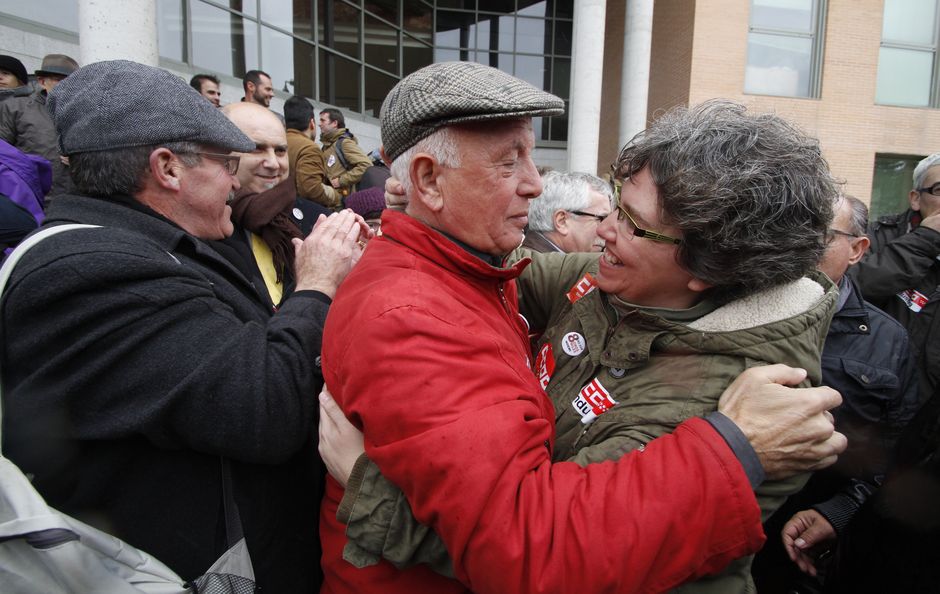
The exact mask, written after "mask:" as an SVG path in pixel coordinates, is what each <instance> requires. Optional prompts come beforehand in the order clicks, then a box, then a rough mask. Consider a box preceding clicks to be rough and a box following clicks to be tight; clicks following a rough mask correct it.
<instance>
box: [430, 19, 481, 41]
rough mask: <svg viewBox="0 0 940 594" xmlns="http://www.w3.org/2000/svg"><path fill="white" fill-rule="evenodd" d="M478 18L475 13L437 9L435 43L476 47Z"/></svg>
mask: <svg viewBox="0 0 940 594" xmlns="http://www.w3.org/2000/svg"><path fill="white" fill-rule="evenodd" d="M475 23H476V19H475V17H474V16H473V13H466V12H451V11H449V10H439V11H437V23H436V26H435V30H434V45H441V46H445V47H476V40H475V39H474V37H475V34H476V26H475Z"/></svg>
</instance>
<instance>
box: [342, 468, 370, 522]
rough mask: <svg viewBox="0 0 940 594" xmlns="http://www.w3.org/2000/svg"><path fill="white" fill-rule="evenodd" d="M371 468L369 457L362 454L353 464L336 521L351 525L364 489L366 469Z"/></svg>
mask: <svg viewBox="0 0 940 594" xmlns="http://www.w3.org/2000/svg"><path fill="white" fill-rule="evenodd" d="M368 466H369V457H368V456H366V455H365V454H361V455H360V456H359V458H357V459H356V463H355V464H353V468H352V472H350V473H349V480H347V481H346V490H345V491H344V492H343V499H342V501H340V502H339V509H337V510H336V519H337V520H339V521H340V522H342V523H343V524H348V523H349V516H350V515H352V510H353V505H354V504H355V503H356V497H358V496H359V490H360V489H361V488H362V479H363V477H364V476H365V473H366V468H368Z"/></svg>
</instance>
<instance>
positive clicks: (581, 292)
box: [568, 272, 597, 303]
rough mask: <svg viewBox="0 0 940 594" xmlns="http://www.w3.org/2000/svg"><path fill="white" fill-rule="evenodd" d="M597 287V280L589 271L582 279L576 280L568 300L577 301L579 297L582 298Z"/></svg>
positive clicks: (569, 292)
mask: <svg viewBox="0 0 940 594" xmlns="http://www.w3.org/2000/svg"><path fill="white" fill-rule="evenodd" d="M596 288H597V281H595V280H594V277H593V276H591V273H590V272H589V273H587V274H585V275H584V276H582V277H581V280H579V281H578V282H576V283H575V284H574V286H573V287H571V289H570V290H569V291H568V301H570V302H572V303H575V302H577V301H578V299H581V298H582V297H584V296H585V295H587V294H588V293H590V292H591V291H593V290H594V289H596Z"/></svg>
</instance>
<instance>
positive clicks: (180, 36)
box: [0, 0, 186, 62]
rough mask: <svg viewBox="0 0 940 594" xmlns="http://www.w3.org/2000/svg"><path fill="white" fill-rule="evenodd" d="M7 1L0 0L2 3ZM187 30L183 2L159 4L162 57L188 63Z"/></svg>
mask: <svg viewBox="0 0 940 594" xmlns="http://www.w3.org/2000/svg"><path fill="white" fill-rule="evenodd" d="M3 1H5V0H0V3H2V2H3ZM185 39H186V29H185V28H184V27H183V2H182V0H164V1H163V2H157V45H158V46H159V48H160V55H161V56H163V57H164V58H170V59H171V60H178V61H180V62H185V61H186V54H185V53H184V52H183V47H184V40H185Z"/></svg>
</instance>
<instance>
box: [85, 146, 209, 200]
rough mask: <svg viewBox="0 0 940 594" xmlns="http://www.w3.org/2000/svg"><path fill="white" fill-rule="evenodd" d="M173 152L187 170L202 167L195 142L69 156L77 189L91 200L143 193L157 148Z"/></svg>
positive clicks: (199, 148) (198, 147) (198, 148)
mask: <svg viewBox="0 0 940 594" xmlns="http://www.w3.org/2000/svg"><path fill="white" fill-rule="evenodd" d="M161 147H162V148H168V149H170V150H171V151H173V153H174V154H176V156H178V157H179V159H180V161H182V162H183V164H184V165H186V166H187V167H195V166H196V165H198V164H199V156H198V155H195V154H194V153H196V152H198V151H200V150H202V149H201V147H200V145H198V144H196V143H193V142H171V143H167V144H159V145H152V146H135V147H129V148H121V149H113V150H105V151H91V152H85V153H75V154H73V155H70V156H69V173H70V174H71V176H72V181H73V182H74V183H75V187H76V188H77V189H78V191H79V192H81V193H82V194H86V195H88V196H118V195H124V196H133V195H135V194H137V193H138V192H140V191H141V190H143V189H144V181H145V180H146V179H147V176H148V175H149V173H148V172H149V171H150V153H152V152H153V151H155V150H157V149H158V148H161Z"/></svg>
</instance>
